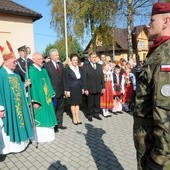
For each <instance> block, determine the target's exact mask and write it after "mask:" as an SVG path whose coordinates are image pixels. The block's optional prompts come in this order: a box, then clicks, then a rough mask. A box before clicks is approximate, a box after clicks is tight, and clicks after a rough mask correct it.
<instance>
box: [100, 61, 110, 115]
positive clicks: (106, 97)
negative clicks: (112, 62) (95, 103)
mask: <svg viewBox="0 0 170 170" xmlns="http://www.w3.org/2000/svg"><path fill="white" fill-rule="evenodd" d="M103 74H104V81H105V91H104V93H102V95H101V97H100V108H102V110H103V116H104V117H110V116H111V115H110V113H109V111H108V110H109V109H112V108H113V88H112V72H111V71H110V66H109V63H108V64H103Z"/></svg>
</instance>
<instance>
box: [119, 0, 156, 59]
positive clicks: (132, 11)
mask: <svg viewBox="0 0 170 170" xmlns="http://www.w3.org/2000/svg"><path fill="white" fill-rule="evenodd" d="M154 2H155V0H150V1H148V0H140V1H139V0H120V1H119V7H120V8H119V15H122V16H124V18H126V20H127V31H128V49H129V51H128V58H129V57H130V56H133V48H132V31H133V29H134V23H135V19H136V20H140V19H141V18H140V17H143V18H144V19H145V20H146V18H148V17H150V14H151V7H152V5H153V3H154Z"/></svg>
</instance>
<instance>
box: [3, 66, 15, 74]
mask: <svg viewBox="0 0 170 170" xmlns="http://www.w3.org/2000/svg"><path fill="white" fill-rule="evenodd" d="M3 67H4V69H5V70H6V71H7V73H8V74H14V72H13V71H12V70H10V69H9V68H7V67H6V66H3Z"/></svg>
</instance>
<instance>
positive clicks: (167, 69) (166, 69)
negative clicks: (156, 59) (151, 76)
mask: <svg viewBox="0 0 170 170" xmlns="http://www.w3.org/2000/svg"><path fill="white" fill-rule="evenodd" d="M160 71H162V72H170V64H162V65H161V68H160Z"/></svg>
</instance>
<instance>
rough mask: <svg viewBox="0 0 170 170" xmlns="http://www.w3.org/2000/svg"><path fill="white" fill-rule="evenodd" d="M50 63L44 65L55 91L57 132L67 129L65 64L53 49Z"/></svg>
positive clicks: (50, 52)
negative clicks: (64, 83) (65, 119)
mask: <svg viewBox="0 0 170 170" xmlns="http://www.w3.org/2000/svg"><path fill="white" fill-rule="evenodd" d="M49 57H50V59H51V60H50V61H48V62H46V63H45V64H44V67H45V68H46V70H47V73H48V75H49V77H50V80H51V84H52V86H53V88H54V91H55V97H54V106H55V113H56V117H57V120H58V125H57V126H56V127H55V131H58V129H67V127H66V126H63V112H64V100H63V96H64V85H63V64H62V63H61V62H60V56H59V53H58V50H57V49H51V50H50V51H49Z"/></svg>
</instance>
